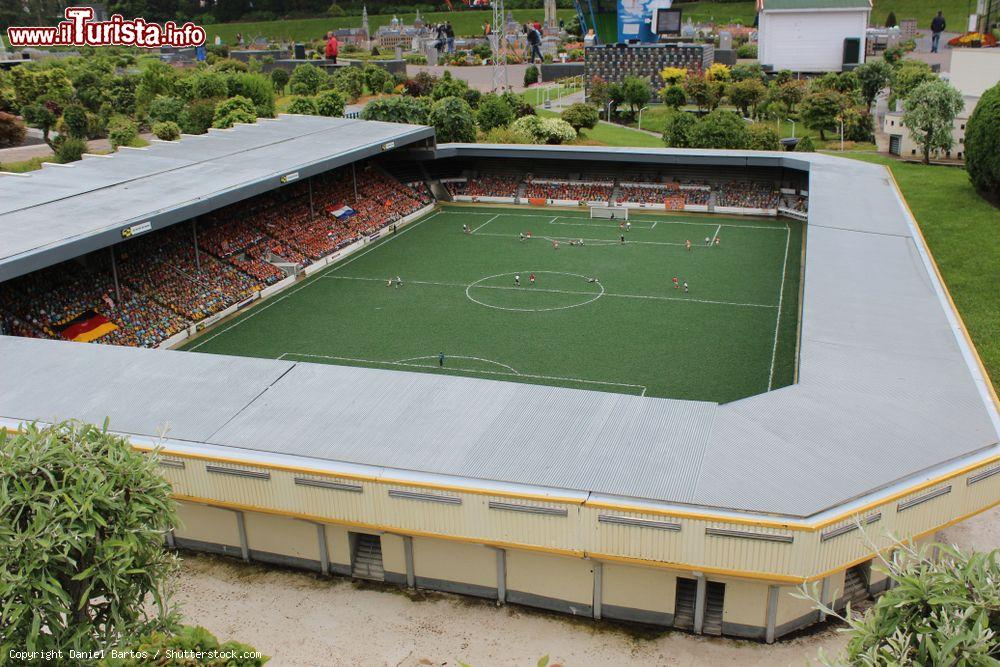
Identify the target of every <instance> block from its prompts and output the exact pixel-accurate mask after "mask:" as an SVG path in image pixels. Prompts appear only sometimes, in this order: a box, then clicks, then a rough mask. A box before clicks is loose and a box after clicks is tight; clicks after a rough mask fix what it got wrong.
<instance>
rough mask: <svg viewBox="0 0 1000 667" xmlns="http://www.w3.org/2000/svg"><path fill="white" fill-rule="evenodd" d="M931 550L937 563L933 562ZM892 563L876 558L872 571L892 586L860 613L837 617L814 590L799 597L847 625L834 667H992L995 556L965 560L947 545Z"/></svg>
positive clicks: (999, 570)
mask: <svg viewBox="0 0 1000 667" xmlns="http://www.w3.org/2000/svg"><path fill="white" fill-rule="evenodd" d="M930 548H936V549H937V550H938V553H939V556H938V558H932V557H930V555H929V551H928V550H929V549H930ZM894 556H895V557H894V558H893V559H891V560H890V559H887V558H883V557H881V556H880V557H879V562H878V563H876V565H875V566H874V567H875V568H876V569H877V570H878V571H881V572H883V573H884V574H886V575H887V576H888V578H889V580H890V581H891V582H892V585H891V586H889V587H888V588H887V589H886V590H885V592H884V593H882V594H881V595H880V596H879V598H878V599H877V600H876V601H875V603H874V604H873V605H872V606H871V607H870V608H868V609H867V610H865V612H864V613H861V614H858V613H853V612H847V613H843V614H841V613H838V612H836V611H835V610H833V609H831V608H830V607H829V605H826V604H823V603H821V602H820V601H819V596H818V590H817V589H816V588H815V586H813V587H808V588H805V589H804V590H803V591H802V592H800V593H799V594H798V595H797V597H801V598H805V599H808V600H811V601H812V602H813V603H814V604H815V605H816V608H817V609H822V610H823V611H824V612H825V613H826V614H828V615H830V616H833V617H836V618H839V619H840V620H842V621H843V622H844V623H846V624H847V626H848V627H847V629H846V633H847V636H848V637H849V639H848V642H847V647H846V648H845V649H844V655H843V656H841V660H842V662H841V661H838V664H850V665H993V664H996V662H997V661H996V656H997V655H1000V636H998V634H997V620H996V618H997V617H996V610H997V600H998V599H1000V584H998V581H1000V552H998V551H992V552H990V553H964V552H962V551H959V550H958V549H956V548H954V547H950V546H947V545H944V544H938V545H933V547H928V546H925V547H923V548H921V549H919V550H918V549H914V548H911V547H908V546H906V545H905V544H904V543H900V544H898V545H897V550H896V552H895V554H894Z"/></svg>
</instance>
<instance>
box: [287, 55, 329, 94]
mask: <svg viewBox="0 0 1000 667" xmlns="http://www.w3.org/2000/svg"><path fill="white" fill-rule="evenodd" d="M327 78H328V77H327V76H326V72H324V71H323V70H321V69H320V68H318V67H316V66H315V65H310V64H309V63H303V64H302V65H296V66H295V69H294V70H292V76H291V77H290V78H289V79H288V83H289V85H290V86H291V88H290V89H291V91H292V95H315V94H316V93H318V92H319V89H320V88H321V87H322V86H323V85H324V84H325V83H326V82H327Z"/></svg>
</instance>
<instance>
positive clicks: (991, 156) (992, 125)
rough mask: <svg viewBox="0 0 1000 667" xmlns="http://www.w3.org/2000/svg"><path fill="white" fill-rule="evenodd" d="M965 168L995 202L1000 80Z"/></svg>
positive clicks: (982, 102)
mask: <svg viewBox="0 0 1000 667" xmlns="http://www.w3.org/2000/svg"><path fill="white" fill-rule="evenodd" d="M2 115H3V114H0V116H2ZM0 126H2V121H0ZM0 145H2V144H0ZM965 168H966V169H967V170H968V172H969V180H971V181H972V185H973V186H975V188H976V190H978V191H979V193H980V194H982V195H983V196H984V197H988V198H991V199H992V201H993V202H994V203H997V200H998V199H1000V84H997V85H995V86H993V87H992V88H990V89H989V90H987V91H985V92H984V93H983V96H982V97H980V98H979V104H977V105H976V109H975V111H973V112H972V115H971V116H970V117H969V122H968V123H966V124H965Z"/></svg>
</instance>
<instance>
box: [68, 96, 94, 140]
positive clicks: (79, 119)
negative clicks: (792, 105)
mask: <svg viewBox="0 0 1000 667" xmlns="http://www.w3.org/2000/svg"><path fill="white" fill-rule="evenodd" d="M63 122H64V123H65V124H66V132H67V133H68V134H69V135H70V136H71V137H74V138H76V139H86V138H87V130H88V124H87V110H86V109H84V108H83V105H82V104H70V105H69V106H68V107H66V108H65V109H63Z"/></svg>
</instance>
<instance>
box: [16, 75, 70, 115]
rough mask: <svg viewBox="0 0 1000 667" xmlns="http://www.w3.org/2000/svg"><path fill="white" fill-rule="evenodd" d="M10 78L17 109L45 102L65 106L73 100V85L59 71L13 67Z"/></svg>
mask: <svg viewBox="0 0 1000 667" xmlns="http://www.w3.org/2000/svg"><path fill="white" fill-rule="evenodd" d="M10 78H11V84H12V87H13V89H14V97H15V99H16V100H17V104H18V106H19V107H23V106H26V105H28V104H34V103H35V102H42V101H45V100H52V101H55V102H58V103H60V104H65V103H67V102H69V101H70V100H71V99H72V98H73V84H72V83H70V80H69V79H68V78H67V77H66V74H65V73H64V72H63V70H61V69H56V68H54V67H49V68H46V69H34V68H32V67H30V66H28V67H15V68H14V69H13V70H11V72H10Z"/></svg>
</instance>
